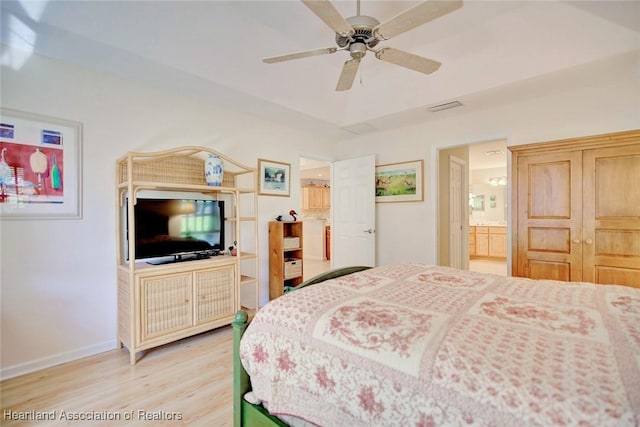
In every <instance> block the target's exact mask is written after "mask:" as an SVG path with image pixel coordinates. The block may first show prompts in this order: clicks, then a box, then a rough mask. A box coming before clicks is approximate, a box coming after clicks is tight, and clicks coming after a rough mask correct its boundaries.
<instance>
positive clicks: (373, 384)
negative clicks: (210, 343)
mask: <svg viewBox="0 0 640 427" xmlns="http://www.w3.org/2000/svg"><path fill="white" fill-rule="evenodd" d="M240 354H241V360H242V363H243V365H244V367H245V369H246V370H247V372H248V373H249V375H250V376H251V383H252V386H253V393H254V396H255V397H257V398H258V399H260V400H261V401H263V402H268V405H269V408H270V411H271V413H274V414H288V415H294V416H296V417H299V418H302V419H304V420H307V421H309V422H311V423H314V424H317V425H321V426H331V427H334V426H438V425H441V426H442V425H446V426H450V425H465V426H474V425H478V426H490V425H491V426H522V425H539V426H549V425H561V426H566V425H581V426H594V427H602V426H616V427H619V426H638V425H640V290H639V289H634V288H630V287H623V286H609V285H606V286H605V285H592V284H586V283H565V282H552V281H532V280H529V279H521V278H505V277H501V276H495V275H488V274H481V273H474V272H469V271H459V270H454V269H450V268H445V267H434V266H425V265H418V264H402V265H395V266H385V267H377V268H374V269H371V270H367V271H363V272H360V273H355V274H352V275H349V276H343V277H340V278H336V279H332V280H329V281H326V282H323V283H319V284H315V285H312V286H309V287H306V288H303V289H300V290H297V291H295V292H291V293H289V294H286V295H285V296H283V297H281V298H278V299H276V300H274V301H271V302H270V303H269V304H267V305H266V306H265V307H264V308H262V309H261V310H260V311H259V312H258V313H257V315H256V316H255V318H254V319H253V321H252V322H251V324H250V325H249V327H248V328H247V331H246V332H245V334H244V336H243V338H242V342H241V347H240Z"/></svg>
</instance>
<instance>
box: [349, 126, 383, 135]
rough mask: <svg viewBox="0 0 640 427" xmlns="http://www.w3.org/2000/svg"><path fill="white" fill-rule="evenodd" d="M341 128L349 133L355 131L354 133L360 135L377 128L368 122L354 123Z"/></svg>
mask: <svg viewBox="0 0 640 427" xmlns="http://www.w3.org/2000/svg"><path fill="white" fill-rule="evenodd" d="M343 129H344V130H346V131H349V132H351V133H355V134H356V135H362V134H363V133H369V132H373V131H375V130H378V129H377V128H376V127H375V126H373V125H370V124H369V123H357V124H355V125H351V126H345V127H343Z"/></svg>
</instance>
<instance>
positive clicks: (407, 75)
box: [0, 0, 640, 136]
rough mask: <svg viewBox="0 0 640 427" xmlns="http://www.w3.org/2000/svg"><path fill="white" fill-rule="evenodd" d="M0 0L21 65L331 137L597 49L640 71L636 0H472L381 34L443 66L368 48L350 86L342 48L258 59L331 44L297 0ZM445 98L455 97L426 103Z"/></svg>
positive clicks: (595, 59)
mask: <svg viewBox="0 0 640 427" xmlns="http://www.w3.org/2000/svg"><path fill="white" fill-rule="evenodd" d="M0 3H1V4H2V43H3V44H4V45H3V46H2V61H3V64H5V65H8V66H11V67H13V68H16V69H19V68H20V67H21V66H23V63H24V60H28V53H29V52H36V53H39V54H42V55H45V56H49V57H52V58H56V59H60V60H63V61H67V62H71V63H74V64H78V65H81V66H84V67H88V68H91V69H94V70H98V71H102V72H107V73H110V74H113V75H116V76H119V77H122V78H126V79H131V80H134V81H139V82H141V83H143V84H148V85H154V86H157V87H162V88H164V89H166V90H170V91H176V92H180V93H183V94H186V95H189V96H196V97H199V98H203V99H206V100H209V101H211V102H213V103H216V104H222V105H224V106H226V107H228V108H237V109H240V110H243V111H246V112H249V113H252V114H256V115H259V116H262V117H264V118H267V119H270V120H275V121H280V122H283V123H288V124H290V125H294V126H301V127H304V128H305V129H307V130H311V131H318V132H324V133H325V134H327V135H334V136H346V135H352V133H349V132H346V131H345V128H350V127H354V128H360V129H362V130H364V131H367V130H377V129H389V128H394V127H397V126H402V125H407V124H413V123H416V122H417V121H421V120H431V119H432V117H434V116H435V115H442V114H459V113H460V112H464V111H470V110H472V109H474V108H482V107H484V106H487V105H492V104H493V105H495V104H496V103H505V102H513V100H514V97H522V96H534V95H535V94H538V93H540V91H541V90H542V89H541V88H545V87H547V88H548V87H549V82H552V81H557V80H558V78H559V76H562V78H561V81H564V82H575V81H580V82H582V84H589V82H590V81H591V80H592V79H598V78H602V72H601V71H602V64H603V61H604V60H606V61H605V62H606V63H607V64H610V65H609V67H613V68H615V67H618V68H621V70H619V72H620V73H625V72H631V73H636V74H637V73H638V72H639V71H638V70H640V64H638V59H637V58H638V57H637V53H638V52H639V51H640V1H634V0H631V1H575V2H574V1H553V0H549V1H474V0H467V1H465V3H464V6H463V7H462V8H461V9H459V10H457V11H455V12H452V13H450V14H448V15H446V16H444V17H441V18H438V19H436V20H434V21H432V22H429V23H427V24H425V25H422V26H420V27H418V28H415V29H413V30H410V31H408V32H406V33H404V34H401V35H399V36H397V37H394V38H392V39H391V40H388V41H386V42H382V43H380V45H379V47H387V46H388V47H395V48H397V49H401V50H405V51H408V52H411V53H415V54H418V55H422V56H426V57H428V58H431V59H435V60H437V61H440V62H442V64H443V65H442V67H441V68H440V70H438V71H437V72H435V73H434V74H431V75H423V74H420V73H417V72H415V71H411V70H407V69H405V68H402V67H398V66H395V65H392V64H389V63H384V62H382V61H379V60H377V59H376V58H375V57H374V56H373V55H372V54H368V55H367V56H366V57H365V58H364V60H363V62H362V64H361V66H360V72H359V74H358V76H357V77H356V82H355V83H354V86H353V88H352V89H351V90H350V91H347V92H335V90H334V89H335V85H336V82H337V79H338V76H339V74H340V70H341V68H342V64H343V62H344V61H345V60H347V59H348V54H347V53H346V52H337V53H335V54H333V55H323V56H316V57H311V58H305V59H301V60H296V61H289V62H282V63H278V64H271V65H269V64H264V63H263V62H262V61H261V59H262V58H264V57H269V56H276V55H280V54H286V53H290V52H297V51H304V50H309V49H315V48H325V47H332V46H334V45H335V43H334V34H333V32H332V31H331V30H330V29H329V28H328V27H327V26H326V25H325V24H324V23H323V22H322V21H321V20H320V19H319V18H318V17H317V16H315V15H314V14H313V13H312V12H311V11H310V10H309V9H308V8H307V7H305V6H304V4H303V3H302V2H300V1H297V0H284V1H270V0H262V1H243V0H235V1H212V0H209V1H194V2H190V1H84V0H83V1H24V0H23V1H10V0H3V1H2V2H0ZM416 3H418V2H416V1H381V0H362V5H361V13H362V14H364V15H371V16H374V17H375V18H377V19H378V20H379V21H381V22H383V21H386V20H387V19H390V18H391V17H393V16H394V15H396V14H398V13H400V12H402V11H404V10H405V9H407V8H409V7H411V6H412V5H415V4H416ZM335 5H336V7H337V9H338V10H339V11H340V12H341V13H342V14H343V16H345V17H347V16H352V15H355V11H356V1H355V0H350V1H336V2H335ZM6 45H10V46H14V47H20V48H21V49H23V50H24V51H25V52H26V55H27V57H23V56H24V55H22V56H21V55H18V54H16V51H15V50H12V49H8V48H7V46H6ZM630 55H631V58H632V59H631V60H629V58H630ZM633 67H636V68H635V70H629V69H628V68H633ZM622 68H625V69H624V70H622ZM576 73H579V75H580V78H579V79H576V78H575V77H574V76H575V75H577V74H576ZM547 90H548V89H547ZM451 100H460V101H461V102H462V103H463V104H464V107H462V108H458V109H456V110H449V111H447V112H441V113H428V112H426V111H425V110H426V107H428V106H432V105H436V104H440V103H443V102H447V101H451ZM454 111H455V113H454ZM439 117H442V116H439ZM362 130H361V131H362Z"/></svg>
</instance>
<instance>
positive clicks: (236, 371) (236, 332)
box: [232, 266, 371, 427]
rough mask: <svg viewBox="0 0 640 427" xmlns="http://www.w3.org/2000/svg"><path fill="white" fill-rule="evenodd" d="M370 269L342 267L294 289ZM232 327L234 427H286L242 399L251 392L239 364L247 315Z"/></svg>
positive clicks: (236, 318) (247, 379)
mask: <svg viewBox="0 0 640 427" xmlns="http://www.w3.org/2000/svg"><path fill="white" fill-rule="evenodd" d="M369 268H371V267H364V266H355V267H344V268H337V269H335V270H330V271H327V272H325V273H321V274H319V275H317V276H315V277H313V278H311V279H309V280H307V281H305V282H303V283H301V284H299V285H298V286H296V288H295V289H294V291H295V290H297V289H300V288H304V287H305V286H309V285H313V284H314V283H320V282H324V281H325V280H329V279H333V278H335V277H340V276H345V275H347V274H351V273H356V272H358V271H362V270H367V269H369ZM232 326H233V425H234V427H241V426H245V427H249V426H250V427H262V426H265V427H266V426H286V424H285V423H283V422H282V421H280V420H279V419H278V418H276V417H274V416H272V415H269V413H268V412H267V411H266V410H265V409H264V408H263V407H262V406H261V405H253V404H251V403H249V402H247V401H246V400H244V399H243V398H242V396H244V395H245V393H247V392H248V391H250V390H251V381H250V379H249V375H247V372H246V371H245V370H244V368H243V367H242V363H241V362H240V353H239V348H240V338H242V334H244V331H245V329H247V326H249V315H248V314H247V313H246V312H245V311H239V312H237V313H236V317H235V320H234V321H233V323H232Z"/></svg>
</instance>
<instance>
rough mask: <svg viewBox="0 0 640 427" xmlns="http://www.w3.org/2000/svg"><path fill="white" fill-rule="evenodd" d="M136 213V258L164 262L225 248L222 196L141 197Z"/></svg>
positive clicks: (214, 252) (204, 254)
mask: <svg viewBox="0 0 640 427" xmlns="http://www.w3.org/2000/svg"><path fill="white" fill-rule="evenodd" d="M134 213H135V224H134V225H135V254H136V255H135V256H136V259H150V258H160V259H156V260H148V261H147V262H149V263H151V264H163V263H166V262H175V261H181V260H184V259H191V258H193V257H194V256H195V257H197V256H200V257H202V256H209V255H214V254H217V252H218V251H223V250H224V247H225V246H224V228H225V227H224V201H222V200H199V199H186V198H180V199H152V198H149V199H147V198H138V199H137V201H136V204H135V205H134ZM127 224H129V222H128V221H127ZM127 236H128V233H127ZM166 257H171V258H169V259H166ZM162 258H165V259H162Z"/></svg>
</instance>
